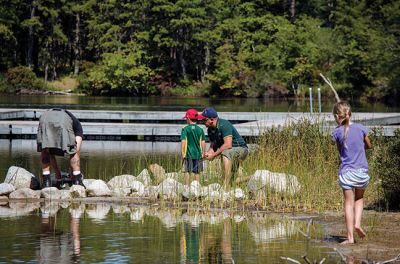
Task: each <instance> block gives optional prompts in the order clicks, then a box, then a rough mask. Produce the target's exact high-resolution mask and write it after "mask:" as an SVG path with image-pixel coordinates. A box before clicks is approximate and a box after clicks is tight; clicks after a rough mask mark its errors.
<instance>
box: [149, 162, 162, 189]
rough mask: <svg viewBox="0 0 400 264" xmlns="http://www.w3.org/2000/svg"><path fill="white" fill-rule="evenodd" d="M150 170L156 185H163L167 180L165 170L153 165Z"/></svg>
mask: <svg viewBox="0 0 400 264" xmlns="http://www.w3.org/2000/svg"><path fill="white" fill-rule="evenodd" d="M149 170H150V172H151V173H152V174H153V176H154V180H155V182H156V184H159V183H161V182H162V181H163V180H164V179H165V170H164V168H163V167H161V166H160V165H158V164H151V165H150V166H149Z"/></svg>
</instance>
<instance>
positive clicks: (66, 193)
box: [60, 190, 72, 208]
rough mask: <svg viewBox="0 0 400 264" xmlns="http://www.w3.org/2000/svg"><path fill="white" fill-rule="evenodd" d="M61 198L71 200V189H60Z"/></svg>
mask: <svg viewBox="0 0 400 264" xmlns="http://www.w3.org/2000/svg"><path fill="white" fill-rule="evenodd" d="M60 199H61V200H71V199H72V196H71V193H70V190H60ZM67 204H68V203H67ZM62 207H63V206H62ZM63 208H64V207H63Z"/></svg>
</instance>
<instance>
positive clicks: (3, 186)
mask: <svg viewBox="0 0 400 264" xmlns="http://www.w3.org/2000/svg"><path fill="white" fill-rule="evenodd" d="M13 191H15V188H14V185H12V184H10V183H0V196H1V195H8V194H10V193H12V192H13Z"/></svg>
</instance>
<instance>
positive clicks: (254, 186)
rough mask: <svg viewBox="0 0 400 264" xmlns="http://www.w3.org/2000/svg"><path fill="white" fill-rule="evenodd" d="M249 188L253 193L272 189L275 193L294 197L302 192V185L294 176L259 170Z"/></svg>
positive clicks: (250, 181) (249, 183)
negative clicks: (283, 193) (263, 189)
mask: <svg viewBox="0 0 400 264" xmlns="http://www.w3.org/2000/svg"><path fill="white" fill-rule="evenodd" d="M247 188H248V189H249V191H250V192H251V193H257V191H258V190H260V189H262V188H270V189H271V190H272V191H275V192H286V193H289V194H292V195H293V194H295V193H296V192H298V191H299V190H300V183H299V181H298V179H297V177H296V176H294V175H290V174H286V173H277V172H272V171H269V170H257V171H256V172H255V173H254V174H253V175H252V176H251V177H250V179H249V182H248V184H247Z"/></svg>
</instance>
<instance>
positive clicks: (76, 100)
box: [0, 95, 400, 112]
mask: <svg viewBox="0 0 400 264" xmlns="http://www.w3.org/2000/svg"><path fill="white" fill-rule="evenodd" d="M315 98H317V97H316V96H315ZM334 103H335V101H334V98H333V97H332V98H328V99H325V100H323V101H322V111H323V112H331V111H332V106H333V104H334ZM351 105H352V108H353V111H357V112H400V104H399V103H398V104H397V105H385V104H382V103H369V102H356V101H354V102H351ZM206 106H213V107H215V108H216V110H217V111H221V112H308V111H309V108H310V105H309V99H308V98H302V99H271V98H177V97H100V96H79V95H68V96H65V95H23V96H21V95H1V96H0V108H52V107H59V108H67V109H101V110H118V111H182V112H183V111H186V110H187V109H188V108H196V109H198V110H201V109H203V108H204V107H206ZM313 106H314V111H315V112H316V111H318V105H317V101H316V100H314V102H313Z"/></svg>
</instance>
